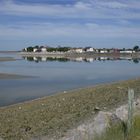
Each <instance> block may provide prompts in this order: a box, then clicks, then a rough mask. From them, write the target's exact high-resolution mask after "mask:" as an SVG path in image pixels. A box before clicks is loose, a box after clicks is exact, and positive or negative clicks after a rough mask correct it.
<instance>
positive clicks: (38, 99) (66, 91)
mask: <svg viewBox="0 0 140 140" xmlns="http://www.w3.org/2000/svg"><path fill="white" fill-rule="evenodd" d="M0 74H1V73H0ZM14 76H17V75H14ZM18 76H21V75H18ZM25 77H27V78H28V77H29V78H30V76H25ZM0 80H3V79H0ZM132 80H140V78H132V79H128V80H118V81H114V82H107V83H100V84H97V85H89V86H86V87H81V88H76V89H71V90H64V91H61V92H56V94H53V95H48V96H44V97H39V98H35V99H32V100H27V101H23V102H19V103H14V104H11V105H6V106H0V109H1V108H7V107H14V106H18V105H24V104H28V103H32V102H34V101H40V100H44V99H46V98H48V97H55V96H59V95H60V96H61V95H63V94H64V95H65V94H67V93H68V94H70V93H72V92H77V91H80V90H84V89H89V88H91V89H93V88H98V87H100V86H109V85H112V84H118V83H122V82H129V81H132Z"/></svg>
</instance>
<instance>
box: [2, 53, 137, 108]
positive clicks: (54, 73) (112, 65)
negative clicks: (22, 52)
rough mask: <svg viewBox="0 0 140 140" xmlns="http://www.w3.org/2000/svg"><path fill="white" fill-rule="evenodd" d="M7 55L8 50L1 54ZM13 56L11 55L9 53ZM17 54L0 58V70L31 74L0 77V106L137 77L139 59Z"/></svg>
mask: <svg viewBox="0 0 140 140" xmlns="http://www.w3.org/2000/svg"><path fill="white" fill-rule="evenodd" d="M1 56H9V55H8V54H7V55H6V54H3V55H1V54H0V57H1ZM12 56H13V55H12ZM14 57H16V58H20V59H19V60H17V61H12V62H0V73H12V74H20V75H29V76H34V78H27V79H16V80H13V79H12V80H0V106H5V105H10V104H14V103H18V102H23V101H26V100H31V99H35V98H39V97H43V96H47V95H52V94H56V92H60V91H64V90H70V89H76V88H80V87H86V86H91V85H96V84H100V83H106V82H113V81H118V80H125V79H131V78H135V77H140V63H139V60H138V59H135V60H131V58H119V59H116V58H115V60H113V59H109V58H104V57H102V58H96V60H95V59H92V58H88V59H82V58H77V59H71V60H69V59H63V58H59V59H56V58H50V57H49V58H41V57H38V58H35V57H34V58H31V57H28V58H22V57H20V56H15V55H14Z"/></svg>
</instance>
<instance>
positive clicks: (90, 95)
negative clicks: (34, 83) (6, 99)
mask: <svg viewBox="0 0 140 140" xmlns="http://www.w3.org/2000/svg"><path fill="white" fill-rule="evenodd" d="M128 88H133V89H134V90H135V97H138V96H140V79H135V80H129V81H123V82H118V83H112V84H105V85H99V86H96V87H89V88H85V89H79V90H75V91H69V92H68V93H65V94H64V93H61V94H58V95H55V96H50V97H46V98H43V99H38V100H34V101H31V102H27V103H21V104H17V105H13V106H9V107H3V108H0V137H1V138H4V139H8V140H13V139H14V140H19V139H26V140H27V139H28V138H31V137H35V136H43V135H47V136H50V137H52V136H57V137H59V136H62V135H63V134H64V133H65V132H66V131H67V130H68V129H71V128H74V127H76V126H77V125H78V124H80V123H81V122H83V121H84V120H87V119H89V118H90V117H91V116H92V117H93V116H94V115H95V114H96V112H97V108H99V109H100V110H110V109H113V108H116V107H118V106H120V105H121V104H124V103H126V100H127V90H128ZM9 94H10V93H9Z"/></svg>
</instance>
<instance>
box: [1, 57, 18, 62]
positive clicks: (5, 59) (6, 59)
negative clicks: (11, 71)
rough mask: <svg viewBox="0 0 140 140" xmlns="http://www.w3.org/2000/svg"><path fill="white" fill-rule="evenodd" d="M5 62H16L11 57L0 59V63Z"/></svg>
mask: <svg viewBox="0 0 140 140" xmlns="http://www.w3.org/2000/svg"><path fill="white" fill-rule="evenodd" d="M6 61H16V59H15V58H13V57H0V62H6Z"/></svg>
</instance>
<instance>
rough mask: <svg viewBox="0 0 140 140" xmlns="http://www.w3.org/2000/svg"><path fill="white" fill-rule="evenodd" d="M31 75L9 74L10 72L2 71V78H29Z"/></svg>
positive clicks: (0, 78)
mask: <svg viewBox="0 0 140 140" xmlns="http://www.w3.org/2000/svg"><path fill="white" fill-rule="evenodd" d="M29 77H30V76H24V75H17V74H8V73H0V80H2V79H21V78H29Z"/></svg>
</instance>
